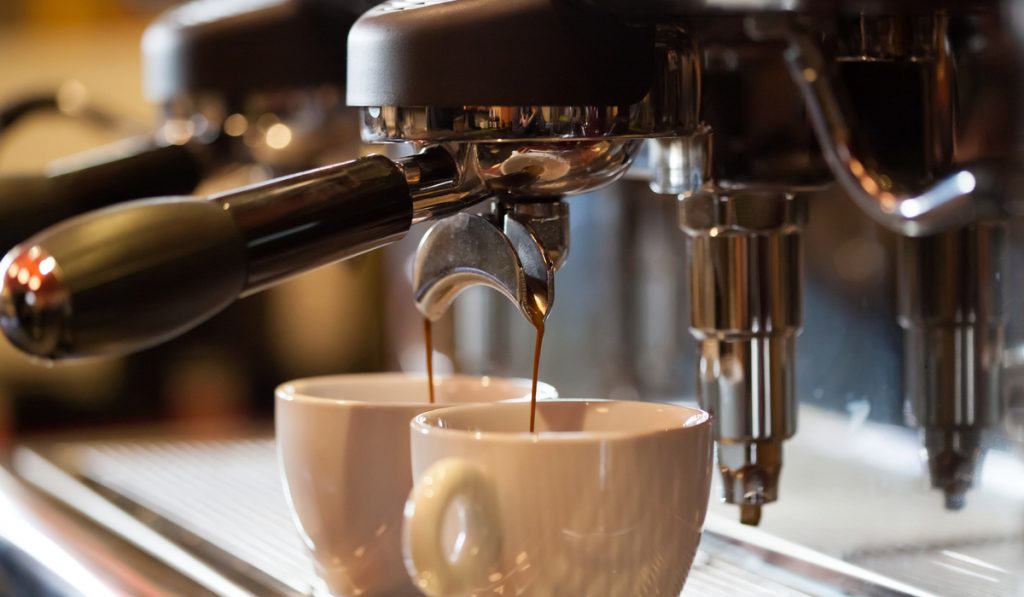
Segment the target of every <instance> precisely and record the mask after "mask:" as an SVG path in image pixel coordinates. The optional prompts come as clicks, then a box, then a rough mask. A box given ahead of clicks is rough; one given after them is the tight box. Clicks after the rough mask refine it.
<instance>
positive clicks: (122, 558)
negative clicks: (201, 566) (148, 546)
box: [0, 468, 250, 597]
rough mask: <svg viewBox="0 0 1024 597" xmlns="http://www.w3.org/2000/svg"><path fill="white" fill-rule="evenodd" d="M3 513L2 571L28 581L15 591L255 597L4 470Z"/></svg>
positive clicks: (0, 485)
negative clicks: (187, 567) (153, 552)
mask: <svg viewBox="0 0 1024 597" xmlns="http://www.w3.org/2000/svg"><path fill="white" fill-rule="evenodd" d="M65 497H66V498H67V499H72V500H73V499H75V498H79V497H81V496H80V495H75V496H72V495H66V496H65ZM78 505H84V504H82V503H81V502H78ZM107 506H108V507H111V506H109V504H107ZM0 516H2V518H3V520H4V524H3V525H0V553H2V554H3V559H4V564H5V569H6V571H7V572H8V573H9V572H11V571H12V569H18V571H19V574H20V578H21V581H22V582H23V583H25V584H23V585H21V586H17V587H13V588H12V590H14V589H16V590H18V591H19V593H16V594H48V595H88V596H90V597H92V596H101V595H103V596H105V595H111V596H113V595H170V594H189V595H215V594H219V595H225V596H226V595H232V596H238V597H241V596H246V595H250V593H248V592H247V591H244V590H242V589H240V588H239V587H237V586H236V585H234V584H233V583H231V582H229V581H227V580H225V579H223V578H222V577H220V576H219V575H218V574H217V573H215V572H212V571H208V572H209V574H206V575H205V576H204V575H199V576H198V578H197V577H192V576H190V575H189V574H187V573H185V572H184V571H183V570H182V569H181V567H180V565H181V564H182V562H183V560H185V561H187V560H188V559H189V558H188V556H184V557H183V558H178V559H177V560H176V561H175V562H170V563H169V562H166V561H165V562H161V561H160V560H158V559H154V558H151V557H149V556H148V555H147V554H145V553H144V552H141V551H139V550H138V549H136V546H135V545H133V544H131V542H126V541H124V538H123V537H119V536H118V535H117V534H114V533H107V532H104V531H103V530H102V528H98V527H97V526H95V525H93V524H90V523H88V522H86V521H83V520H82V519H81V518H80V517H79V516H78V514H77V513H76V512H75V511H73V510H69V509H66V508H64V507H61V506H59V505H57V504H55V503H54V502H52V501H49V500H47V499H45V498H44V497H43V496H42V495H41V494H39V493H37V492H35V491H33V490H31V489H30V488H29V487H28V486H26V485H24V484H23V483H22V482H21V481H20V480H18V479H17V478H15V477H14V476H13V475H12V474H11V473H9V472H8V471H7V470H6V469H2V468H0ZM178 555H180V554H178ZM0 590H6V589H4V588H3V587H0ZM33 591H34V592H37V593H31V592H33Z"/></svg>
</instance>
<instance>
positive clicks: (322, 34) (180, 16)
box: [142, 0, 376, 102]
mask: <svg viewBox="0 0 1024 597" xmlns="http://www.w3.org/2000/svg"><path fill="white" fill-rule="evenodd" d="M374 4H376V0H334V1H331V2H322V1H313V0H245V1H242V0H195V1H193V2H189V3H187V4H184V5H182V6H179V7H177V8H174V9H172V10H169V11H167V12H166V13H164V14H163V15H161V16H160V18H158V19H157V20H156V21H155V22H154V23H153V24H152V25H150V27H149V28H148V29H147V30H146V33H145V35H144V36H143V41H142V49H143V59H144V68H145V85H146V94H147V95H148V96H149V98H150V99H152V100H154V101H157V102H166V101H169V100H170V99H172V98H173V97H175V96H176V95H178V94H181V93H197V92H213V93H220V94H224V95H226V96H229V97H240V96H244V95H246V94H248V93H252V92H257V91H268V90H286V89H294V88H296V87H307V86H314V85H323V84H331V85H336V86H339V87H340V86H342V85H344V82H345V38H346V35H347V34H348V30H349V27H351V26H352V23H354V22H355V20H356V18H357V17H358V16H359V15H360V14H362V13H363V12H364V11H366V10H368V9H369V8H371V7H372V6H373V5H374Z"/></svg>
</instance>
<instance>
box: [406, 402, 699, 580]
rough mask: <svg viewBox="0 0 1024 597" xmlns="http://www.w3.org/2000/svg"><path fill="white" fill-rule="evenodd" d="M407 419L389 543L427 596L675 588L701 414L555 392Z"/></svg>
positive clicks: (688, 523)
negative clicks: (401, 493)
mask: <svg viewBox="0 0 1024 597" xmlns="http://www.w3.org/2000/svg"><path fill="white" fill-rule="evenodd" d="M529 409H530V405H529V404H522V403H503V404H483V405H466V406H454V407H449V408H444V409H439V410H434V411H431V412H428V413H424V414H421V415H419V416H417V417H416V418H415V419H413V422H412V429H411V434H412V467H413V472H414V474H415V479H416V481H415V488H414V489H413V493H412V494H411V495H410V497H409V501H408V502H407V503H406V507H405V525H404V533H403V548H404V552H405V557H406V567H407V568H408V569H409V574H410V576H412V577H413V581H414V583H415V584H416V586H417V587H418V588H419V589H420V590H421V591H423V592H424V593H425V594H427V595H431V596H434V597H441V596H444V597H458V596H468V595H474V596H476V595H481V596H482V595H529V596H530V597H562V596H567V595H572V596H573V597H620V596H621V597H626V596H628V597H641V596H643V597H646V596H650V597H666V596H672V597H675V596H676V595H679V592H680V591H681V590H682V588H683V582H684V581H685V580H686V575H687V573H688V572H689V569H690V564H691V563H692V562H693V557H694V554H695V553H696V551H697V544H698V542H699V541H700V532H701V526H702V525H703V523H704V515H705V513H706V512H707V506H708V490H709V488H710V482H711V462H712V461H711V425H710V417H709V415H708V414H707V413H705V412H704V411H701V410H698V409H695V408H688V407H684V406H675V405H668V404H658V403H652V402H624V401H622V402H616V401H596V400H569V399H559V400H552V401H549V402H544V403H539V404H538V405H537V427H536V429H537V431H538V433H536V434H533V433H529V432H528V431H527V429H528V421H529Z"/></svg>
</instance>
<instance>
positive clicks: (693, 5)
mask: <svg viewBox="0 0 1024 597" xmlns="http://www.w3.org/2000/svg"><path fill="white" fill-rule="evenodd" d="M566 1H568V2H572V3H574V4H577V5H578V6H581V7H587V8H590V9H593V10H596V11H598V12H601V13H605V14H615V15H620V16H623V17H634V18H636V17H639V18H655V19H657V18H667V17H679V16H703V15H711V14H723V13H725V14H749V13H759V12H760V13H764V12H796V13H806V14H818V15H860V14H868V15H870V14H900V13H903V14H913V13H923V12H932V11H935V10H944V11H950V12H972V11H978V10H983V11H987V10H994V9H997V8H998V6H999V3H1000V0H566ZM1006 1H1007V2H1014V1H1019V0H1006Z"/></svg>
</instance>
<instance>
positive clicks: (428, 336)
mask: <svg viewBox="0 0 1024 597" xmlns="http://www.w3.org/2000/svg"><path fill="white" fill-rule="evenodd" d="M533 327H534V329H535V330H537V339H536V341H535V342H534V344H533V380H532V381H533V383H532V385H531V386H530V433H533V430H534V421H535V420H536V418H537V373H538V372H539V371H540V347H541V345H542V344H543V343H544V319H543V318H541V317H538V318H535V319H534V320H533ZM423 340H424V342H425V343H426V345H427V385H428V387H429V390H428V391H429V396H430V403H431V404H433V403H434V338H433V333H432V326H431V323H430V320H429V319H427V318H426V317H424V318H423Z"/></svg>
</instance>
